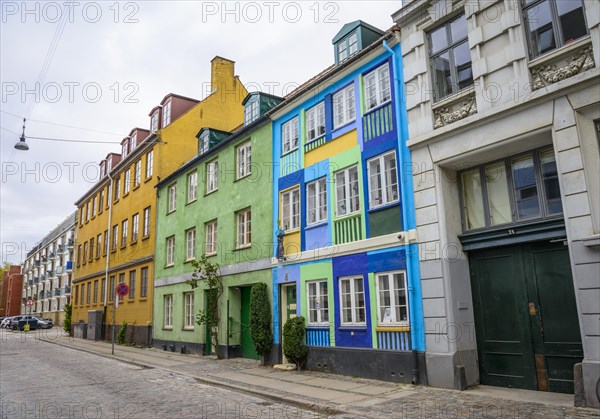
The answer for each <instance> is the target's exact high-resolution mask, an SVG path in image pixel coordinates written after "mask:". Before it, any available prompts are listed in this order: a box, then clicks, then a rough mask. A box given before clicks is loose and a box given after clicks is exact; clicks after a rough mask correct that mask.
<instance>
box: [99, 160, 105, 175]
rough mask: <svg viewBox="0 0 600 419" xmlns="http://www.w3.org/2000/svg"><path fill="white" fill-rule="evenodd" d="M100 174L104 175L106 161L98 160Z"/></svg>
mask: <svg viewBox="0 0 600 419" xmlns="http://www.w3.org/2000/svg"><path fill="white" fill-rule="evenodd" d="M100 176H106V161H102V162H100Z"/></svg>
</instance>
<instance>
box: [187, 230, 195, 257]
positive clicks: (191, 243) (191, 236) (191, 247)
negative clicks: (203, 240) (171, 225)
mask: <svg viewBox="0 0 600 419" xmlns="http://www.w3.org/2000/svg"><path fill="white" fill-rule="evenodd" d="M194 259H196V228H195V227H194V228H190V229H189V230H186V232H185V261H186V262H189V261H190V260H194Z"/></svg>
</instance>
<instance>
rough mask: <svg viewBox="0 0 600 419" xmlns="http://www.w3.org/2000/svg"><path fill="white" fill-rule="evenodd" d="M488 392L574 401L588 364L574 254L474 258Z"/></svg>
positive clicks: (555, 246) (524, 252) (556, 247)
mask: <svg viewBox="0 0 600 419" xmlns="http://www.w3.org/2000/svg"><path fill="white" fill-rule="evenodd" d="M469 263H470V270H471V283H472V290H473V307H474V313H475V328H476V333H477V349H478V353H479V369H480V377H481V383H482V384H489V385H497V386H503V387H516V388H526V389H537V390H544V391H556V392H565V393H573V365H574V364H575V363H577V362H580V361H581V360H582V358H583V348H582V346H581V337H580V334H579V322H578V317H577V309H576V304H575V292H574V290H573V280H572V277H571V267H570V262H569V254H568V250H567V247H566V246H564V245H563V244H562V242H559V243H548V242H543V243H533V244H526V245H519V246H511V247H501V248H494V249H486V250H480V251H476V252H471V253H470V254H469Z"/></svg>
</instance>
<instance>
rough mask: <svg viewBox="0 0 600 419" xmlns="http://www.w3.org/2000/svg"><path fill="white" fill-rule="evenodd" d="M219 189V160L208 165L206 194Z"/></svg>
mask: <svg viewBox="0 0 600 419" xmlns="http://www.w3.org/2000/svg"><path fill="white" fill-rule="evenodd" d="M218 189H219V160H213V161H211V162H208V163H206V193H207V194H209V193H211V192H214V191H216V190H218Z"/></svg>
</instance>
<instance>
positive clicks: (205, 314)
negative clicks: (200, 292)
mask: <svg viewBox="0 0 600 419" xmlns="http://www.w3.org/2000/svg"><path fill="white" fill-rule="evenodd" d="M192 265H193V266H194V272H193V273H192V279H190V280H189V281H186V283H187V284H189V285H190V286H191V287H192V289H195V288H197V287H198V285H199V282H200V281H206V289H207V290H208V293H207V298H206V300H207V301H206V309H205V310H198V314H196V323H197V324H199V325H203V324H205V325H206V327H207V328H208V330H209V331H210V336H207V339H211V342H212V344H213V347H214V348H215V350H216V353H217V356H219V351H218V347H219V328H218V325H219V299H220V297H221V295H222V294H223V282H222V281H221V275H220V272H219V265H218V264H217V263H212V262H211V261H209V260H208V259H207V258H206V255H202V256H201V257H200V260H193V261H192Z"/></svg>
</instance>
